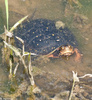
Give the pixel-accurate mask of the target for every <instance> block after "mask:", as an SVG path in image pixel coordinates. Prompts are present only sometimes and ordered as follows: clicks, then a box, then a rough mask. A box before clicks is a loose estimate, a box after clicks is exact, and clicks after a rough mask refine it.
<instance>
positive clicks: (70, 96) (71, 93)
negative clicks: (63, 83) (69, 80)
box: [69, 79, 75, 100]
mask: <svg viewBox="0 0 92 100" xmlns="http://www.w3.org/2000/svg"><path fill="white" fill-rule="evenodd" d="M74 85H75V80H74V79H73V85H72V89H71V92H70V95H69V100H71V98H72V95H73V88H74Z"/></svg>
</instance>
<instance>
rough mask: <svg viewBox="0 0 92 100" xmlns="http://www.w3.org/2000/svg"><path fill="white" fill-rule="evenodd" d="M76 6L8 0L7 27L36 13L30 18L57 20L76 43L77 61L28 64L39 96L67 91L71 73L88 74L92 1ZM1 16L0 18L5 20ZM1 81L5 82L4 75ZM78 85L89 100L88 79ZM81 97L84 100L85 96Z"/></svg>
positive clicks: (57, 0)
mask: <svg viewBox="0 0 92 100" xmlns="http://www.w3.org/2000/svg"><path fill="white" fill-rule="evenodd" d="M80 3H81V4H82V7H81V8H80V7H79V6H78V5H76V4H75V3H73V4H72V6H70V5H69V4H68V3H66V1H65V0H21V1H19V0H9V13H10V19H9V22H10V27H11V26H12V25H13V24H14V23H16V22H17V21H18V20H20V19H21V18H23V17H24V16H26V15H30V16H32V14H33V12H34V11H36V12H35V13H34V16H33V17H32V19H37V18H46V19H51V20H55V21H58V20H61V21H63V22H64V23H65V25H66V26H67V27H68V28H69V29H70V30H71V31H72V32H73V34H74V35H75V37H76V39H77V40H78V43H79V46H78V49H79V50H80V53H81V54H82V55H83V56H82V57H81V60H80V61H79V62H77V61H75V60H74V58H75V55H73V56H71V57H70V59H69V60H66V59H62V58H60V59H50V61H48V62H47V63H41V61H42V59H41V60H39V58H38V60H37V59H36V60H34V61H33V62H32V64H33V66H34V69H35V68H37V69H36V70H37V72H36V71H35V72H34V78H35V82H36V85H37V86H39V87H40V88H41V89H42V92H43V94H46V95H49V96H50V97H54V96H55V95H56V94H57V93H60V92H62V91H65V90H70V89H71V84H72V71H75V72H77V73H78V76H83V75H84V74H92V61H91V60H92V39H91V37H92V11H91V9H92V1H91V0H80ZM0 4H1V5H2V7H1V8H2V9H1V11H3V13H4V15H5V9H4V2H3V1H2V0H0ZM2 16H3V14H2ZM2 16H0V19H1V18H2V19H3V20H5V17H4V16H3V17H2ZM0 23H1V20H0ZM4 24H5V21H3V23H2V24H0V26H2V28H3V25H4ZM0 30H1V32H2V30H3V29H1V28H0ZM38 69H40V71H38ZM2 70H4V69H2V65H1V66H0V71H2ZM5 73H6V72H5ZM7 73H8V72H7ZM0 74H1V75H0V77H1V76H5V75H3V73H0ZM4 79H5V80H6V76H5V78H4ZM82 83H83V84H82ZM79 84H80V87H83V89H84V91H85V92H84V93H86V94H87V93H88V94H89V97H88V98H89V99H88V100H91V99H92V78H88V77H87V78H85V79H82V80H81V81H80V83H79ZM87 86H88V87H87ZM83 96H84V95H83ZM85 97H86V98H87V96H85ZM42 100H45V99H42ZM47 100H48V99H47ZM81 100H82V99H81Z"/></svg>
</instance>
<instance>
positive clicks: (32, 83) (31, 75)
mask: <svg viewBox="0 0 92 100" xmlns="http://www.w3.org/2000/svg"><path fill="white" fill-rule="evenodd" d="M28 60H29V66H28V68H29V75H30V78H29V79H30V82H31V85H32V86H34V84H35V82H34V78H33V74H32V70H33V69H32V66H31V53H30V54H29V56H28Z"/></svg>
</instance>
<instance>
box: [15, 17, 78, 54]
mask: <svg viewBox="0 0 92 100" xmlns="http://www.w3.org/2000/svg"><path fill="white" fill-rule="evenodd" d="M14 35H15V36H18V37H20V38H22V39H23V40H24V44H25V51H28V52H32V53H35V54H42V55H46V54H48V53H50V52H52V51H53V50H55V49H56V48H58V47H60V46H62V45H63V46H64V45H71V46H73V47H76V46H77V41H76V39H75V37H74V35H73V34H72V33H71V31H70V30H69V29H68V28H67V27H65V28H64V29H63V28H61V29H56V27H55V21H52V20H47V19H36V20H28V21H25V22H23V23H22V24H21V25H19V26H18V27H17V29H16V30H14ZM15 44H16V45H17V47H19V48H21V47H22V45H21V43H20V41H18V40H16V39H15Z"/></svg>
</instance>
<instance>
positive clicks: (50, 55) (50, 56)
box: [47, 54, 59, 58]
mask: <svg viewBox="0 0 92 100" xmlns="http://www.w3.org/2000/svg"><path fill="white" fill-rule="evenodd" d="M47 57H49V58H59V56H54V55H53V54H49V55H47Z"/></svg>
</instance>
